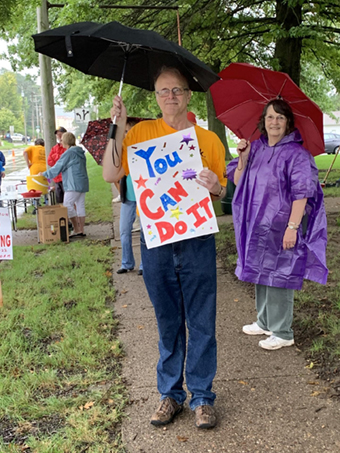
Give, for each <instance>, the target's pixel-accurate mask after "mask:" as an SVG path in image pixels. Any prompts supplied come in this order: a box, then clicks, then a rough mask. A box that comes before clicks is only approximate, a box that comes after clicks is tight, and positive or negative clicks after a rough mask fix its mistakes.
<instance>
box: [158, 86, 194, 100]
mask: <svg viewBox="0 0 340 453" xmlns="http://www.w3.org/2000/svg"><path fill="white" fill-rule="evenodd" d="M170 91H171V93H172V94H173V95H174V96H183V94H184V91H189V88H181V87H175V88H172V90H169V88H163V90H159V91H156V94H158V96H159V97H160V98H167V97H168V96H169V95H170Z"/></svg>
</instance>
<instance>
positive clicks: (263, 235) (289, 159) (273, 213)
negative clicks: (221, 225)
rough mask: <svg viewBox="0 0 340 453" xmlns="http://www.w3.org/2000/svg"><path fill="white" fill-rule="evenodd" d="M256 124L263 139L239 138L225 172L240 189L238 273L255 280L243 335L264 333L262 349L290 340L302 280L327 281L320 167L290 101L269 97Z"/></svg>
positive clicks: (236, 220)
mask: <svg viewBox="0 0 340 453" xmlns="http://www.w3.org/2000/svg"><path fill="white" fill-rule="evenodd" d="M258 127H259V130H260V132H261V134H262V135H261V137H260V139H258V140H255V141H254V142H253V143H251V144H250V143H249V141H247V140H245V139H242V140H241V141H240V142H239V144H238V146H237V152H238V154H239V157H238V158H236V159H234V160H232V161H231V162H230V163H229V164H228V167H227V176H228V180H232V181H234V183H235V184H236V186H237V187H236V191H235V194H234V198H233V202H232V210H233V221H234V226H235V238H236V245H237V252H238V260H237V267H236V272H235V273H236V275H237V277H238V278H239V279H240V280H242V281H245V282H251V283H255V296H256V310H257V321H256V322H253V323H252V324H249V325H245V326H243V332H244V333H245V334H247V335H267V336H268V338H267V339H265V340H261V341H260V342H259V346H260V347H262V348H264V349H268V350H276V349H280V348H282V347H286V346H291V345H293V344H294V334H293V330H292V321H293V306H294V290H299V289H301V287H302V284H303V279H304V278H307V279H309V280H313V281H315V282H318V283H321V284H325V283H326V281H327V274H328V270H327V267H326V244H327V220H326V213H325V208H324V203H323V192H322V188H321V186H320V183H319V181H318V170H317V167H316V165H315V161H314V158H313V157H312V155H311V154H310V152H309V151H307V150H306V149H305V148H304V147H303V146H302V139H301V135H300V133H299V131H298V130H297V129H296V128H295V126H294V115H293V112H292V109H291V108H290V106H289V104H288V103H286V102H285V101H283V100H280V99H275V100H272V101H270V102H269V103H268V104H267V105H266V106H265V108H264V110H263V113H262V116H261V119H260V122H259V125H258Z"/></svg>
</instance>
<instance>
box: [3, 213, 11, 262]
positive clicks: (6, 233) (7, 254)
mask: <svg viewBox="0 0 340 453" xmlns="http://www.w3.org/2000/svg"><path fill="white" fill-rule="evenodd" d="M12 259H13V249H12V226H11V219H10V217H9V212H8V209H7V208H0V261H1V260H12Z"/></svg>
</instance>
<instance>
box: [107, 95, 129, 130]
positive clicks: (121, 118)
mask: <svg viewBox="0 0 340 453" xmlns="http://www.w3.org/2000/svg"><path fill="white" fill-rule="evenodd" d="M110 114H111V120H112V121H113V119H114V117H116V124H117V126H118V127H123V128H124V130H125V124H126V117H127V114H126V107H125V105H124V102H123V101H122V98H121V97H120V96H118V95H117V96H115V97H114V99H113V107H112V109H111V110H110Z"/></svg>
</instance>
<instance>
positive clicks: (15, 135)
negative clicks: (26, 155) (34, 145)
mask: <svg viewBox="0 0 340 453" xmlns="http://www.w3.org/2000/svg"><path fill="white" fill-rule="evenodd" d="M23 137H24V136H23V135H22V134H18V132H14V133H13V134H11V139H12V142H22V139H23Z"/></svg>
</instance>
